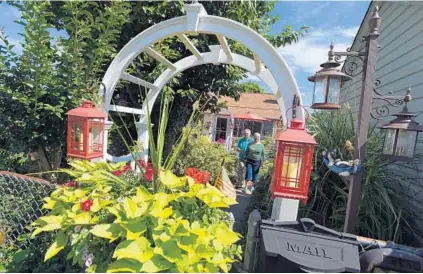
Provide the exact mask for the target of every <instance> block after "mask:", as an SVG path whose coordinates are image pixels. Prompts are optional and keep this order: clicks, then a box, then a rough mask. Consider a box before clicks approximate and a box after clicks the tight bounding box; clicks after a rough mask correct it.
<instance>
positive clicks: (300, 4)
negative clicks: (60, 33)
mask: <svg viewBox="0 0 423 274" xmlns="http://www.w3.org/2000/svg"><path fill="white" fill-rule="evenodd" d="M369 3H370V1H312V2H310V1H280V2H277V3H276V5H275V9H274V11H273V14H275V15H276V14H277V15H279V17H280V20H279V21H278V22H277V23H276V24H275V25H274V26H273V27H272V29H271V31H272V33H278V32H280V31H282V30H283V29H284V28H285V27H286V26H287V25H291V26H292V27H293V28H294V29H299V28H300V27H301V26H304V25H307V26H310V27H311V29H310V31H309V33H307V34H306V35H305V36H304V37H302V38H301V40H300V41H299V42H298V43H296V44H293V45H290V46H286V47H284V48H280V49H279V50H280V52H281V54H282V56H283V57H284V58H285V60H286V61H287V62H288V65H289V66H290V68H291V70H292V71H293V73H294V75H295V78H296V80H297V82H298V86H299V87H300V91H301V93H302V95H303V100H304V104H305V105H310V104H311V95H312V92H313V85H312V83H310V82H308V80H307V77H308V76H310V75H312V74H313V73H314V72H315V71H317V70H318V69H319V65H320V64H321V63H323V62H325V61H326V60H327V51H328V49H329V45H330V43H331V42H334V45H335V50H338V51H343V50H345V49H346V48H347V47H349V46H350V45H351V43H352V41H353V39H354V37H355V35H356V33H357V30H358V28H359V26H360V24H361V21H362V20H363V17H364V15H365V12H366V11H367V8H368V6H369ZM0 14H1V16H0V27H1V26H3V27H4V31H5V33H6V35H8V36H9V40H10V41H11V42H12V43H14V44H15V45H16V48H15V49H16V51H17V52H20V51H21V46H20V45H19V41H20V40H21V39H22V37H21V36H19V35H18V33H20V32H22V31H23V27H22V26H21V25H19V24H15V23H13V21H15V20H18V19H19V18H20V14H19V11H18V10H17V9H16V8H14V7H12V6H10V5H7V4H6V3H5V2H3V3H1V4H0ZM54 34H56V35H57V32H56V31H53V35H54ZM249 79H250V80H253V81H258V82H260V80H258V79H257V78H255V77H253V76H250V77H249ZM260 84H261V85H263V86H264V84H263V83H261V82H260ZM265 89H267V88H266V87H265Z"/></svg>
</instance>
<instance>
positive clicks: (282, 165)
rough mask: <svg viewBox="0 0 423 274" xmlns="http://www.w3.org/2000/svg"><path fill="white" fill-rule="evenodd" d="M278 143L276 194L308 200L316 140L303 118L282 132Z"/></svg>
mask: <svg viewBox="0 0 423 274" xmlns="http://www.w3.org/2000/svg"><path fill="white" fill-rule="evenodd" d="M276 142H277V155H276V160H275V169H274V171H273V177H272V178H273V184H272V196H273V197H283V198H289V199H297V200H301V201H302V202H303V203H306V201H307V198H308V186H309V184H310V173H311V169H312V167H313V153H314V147H315V145H316V141H315V140H314V138H313V137H312V136H311V135H310V134H308V133H307V132H306V131H305V129H304V124H303V123H302V122H301V121H298V120H292V121H291V126H290V127H288V129H287V130H285V131H284V132H281V133H280V134H279V135H278V137H277V138H276Z"/></svg>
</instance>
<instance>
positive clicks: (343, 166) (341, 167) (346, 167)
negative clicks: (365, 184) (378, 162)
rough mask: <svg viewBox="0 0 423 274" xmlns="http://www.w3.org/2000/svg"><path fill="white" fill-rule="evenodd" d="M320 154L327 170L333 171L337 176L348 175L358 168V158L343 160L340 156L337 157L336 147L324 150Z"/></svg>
mask: <svg viewBox="0 0 423 274" xmlns="http://www.w3.org/2000/svg"><path fill="white" fill-rule="evenodd" d="M322 155H323V162H324V163H325V164H326V166H327V167H328V168H329V170H330V171H332V172H335V173H336V174H338V175H339V176H343V177H346V176H350V175H351V174H354V173H356V172H357V171H358V170H359V168H360V160H359V159H355V160H350V161H343V160H341V159H340V158H337V153H336V149H335V150H332V151H329V150H324V151H323V152H322Z"/></svg>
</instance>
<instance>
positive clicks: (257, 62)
mask: <svg viewBox="0 0 423 274" xmlns="http://www.w3.org/2000/svg"><path fill="white" fill-rule="evenodd" d="M253 56H254V64H255V65H256V71H255V72H254V74H257V73H260V71H262V70H263V64H262V63H261V60H260V58H259V57H258V56H257V55H256V54H253Z"/></svg>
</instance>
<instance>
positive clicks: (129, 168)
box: [112, 164, 132, 177]
mask: <svg viewBox="0 0 423 274" xmlns="http://www.w3.org/2000/svg"><path fill="white" fill-rule="evenodd" d="M129 170H132V167H131V165H129V164H128V165H125V166H124V167H122V168H121V169H117V170H115V171H113V172H112V174H113V175H115V176H118V177H119V176H122V174H124V173H125V172H127V171H129Z"/></svg>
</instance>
